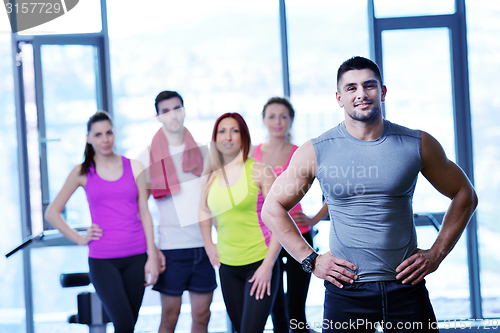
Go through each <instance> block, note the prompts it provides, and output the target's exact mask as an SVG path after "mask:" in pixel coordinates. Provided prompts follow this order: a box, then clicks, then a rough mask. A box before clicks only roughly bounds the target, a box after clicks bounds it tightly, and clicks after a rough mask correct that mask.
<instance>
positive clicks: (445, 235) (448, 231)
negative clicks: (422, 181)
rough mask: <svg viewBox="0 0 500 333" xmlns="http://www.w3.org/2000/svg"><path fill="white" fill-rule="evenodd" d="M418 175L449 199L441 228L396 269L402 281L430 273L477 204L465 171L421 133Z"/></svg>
mask: <svg viewBox="0 0 500 333" xmlns="http://www.w3.org/2000/svg"><path fill="white" fill-rule="evenodd" d="M421 145H422V164H423V167H422V171H421V172H422V175H424V177H425V178H427V180H428V181H429V182H430V183H431V184H432V185H433V186H434V187H435V188H436V189H437V190H438V191H439V192H440V193H442V194H443V195H445V196H447V197H448V198H450V199H451V203H450V206H449V207H448V209H447V211H446V214H445V216H444V218H443V223H442V225H441V230H440V231H439V234H438V237H437V238H436V241H435V242H434V244H433V245H432V247H431V248H430V249H429V250H426V251H423V250H420V249H417V251H416V253H415V254H413V255H412V256H411V257H409V258H408V259H406V260H405V261H403V262H402V263H401V264H400V265H399V266H398V267H397V268H396V272H397V273H398V274H397V276H396V278H397V279H400V280H403V283H411V284H416V283H419V282H420V281H421V280H422V279H423V278H424V277H425V276H426V275H428V274H430V273H432V272H434V271H435V270H436V269H437V268H438V266H439V264H440V263H441V262H442V261H443V259H444V258H445V257H446V256H447V255H448V253H450V251H451V250H452V249H453V247H454V246H455V244H456V243H457V241H458V239H459V238H460V236H461V235H462V232H463V231H464V229H465V227H466V226H467V223H468V222H469V220H470V218H471V216H472V214H473V213H474V210H475V209H476V206H477V196H476V192H475V190H474V188H473V187H472V184H471V183H470V182H469V179H468V178H467V176H466V175H465V173H464V172H463V171H462V169H460V167H458V166H457V165H456V164H455V163H453V162H452V161H450V160H448V158H447V157H446V154H445V153H444V150H443V148H442V147H441V145H440V144H439V142H438V141H437V140H436V139H434V138H433V137H432V136H431V135H429V134H428V133H426V132H422V142H421Z"/></svg>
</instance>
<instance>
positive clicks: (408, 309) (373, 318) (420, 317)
mask: <svg viewBox="0 0 500 333" xmlns="http://www.w3.org/2000/svg"><path fill="white" fill-rule="evenodd" d="M325 287H326V291H325V307H324V314H323V322H322V329H323V333H326V332H356V333H362V332H366V333H368V332H369V333H374V332H375V327H376V325H377V323H378V324H379V325H380V327H381V328H382V329H383V331H384V332H386V333H388V332H400V333H402V332H439V330H438V327H437V321H436V317H435V315H434V311H433V309H432V305H431V302H430V300H429V294H428V292H427V288H425V281H421V282H420V283H417V284H416V285H404V284H402V283H401V282H400V281H381V282H355V283H353V284H352V285H351V284H344V288H342V289H340V288H337V287H336V286H334V285H333V284H331V283H330V282H325Z"/></svg>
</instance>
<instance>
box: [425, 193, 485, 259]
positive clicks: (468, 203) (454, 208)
mask: <svg viewBox="0 0 500 333" xmlns="http://www.w3.org/2000/svg"><path fill="white" fill-rule="evenodd" d="M476 206H477V196H476V193H475V191H474V189H472V188H462V189H461V190H460V191H459V192H458V193H457V194H456V195H455V196H454V198H453V199H452V201H451V204H450V206H449V207H448V210H447V211H446V214H445V216H444V218H443V222H442V225H441V229H440V231H439V234H438V237H437V239H436V241H435V242H434V244H433V245H432V248H431V250H432V251H434V252H436V253H437V255H438V256H439V258H440V260H443V259H444V258H445V257H446V256H447V255H448V253H450V251H451V250H452V249H453V247H454V246H455V244H456V242H457V241H458V239H459V238H460V236H461V235H462V233H463V231H464V229H465V227H466V226H467V224H468V223H469V220H470V218H471V216H472V214H473V213H474V211H475V209H476Z"/></svg>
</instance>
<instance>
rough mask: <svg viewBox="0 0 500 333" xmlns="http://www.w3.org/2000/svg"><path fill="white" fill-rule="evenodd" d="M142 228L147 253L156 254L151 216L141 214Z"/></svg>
mask: <svg viewBox="0 0 500 333" xmlns="http://www.w3.org/2000/svg"><path fill="white" fill-rule="evenodd" d="M141 222H142V228H143V229H144V236H146V244H147V247H148V253H149V254H151V253H153V252H154V253H156V251H157V250H158V249H157V248H156V244H155V234H154V228H153V220H152V218H151V214H149V212H148V213H141Z"/></svg>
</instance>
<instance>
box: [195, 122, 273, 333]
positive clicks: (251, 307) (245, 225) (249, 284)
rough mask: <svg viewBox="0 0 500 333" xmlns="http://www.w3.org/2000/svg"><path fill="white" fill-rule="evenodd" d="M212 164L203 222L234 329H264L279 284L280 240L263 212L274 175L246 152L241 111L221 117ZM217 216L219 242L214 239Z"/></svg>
mask: <svg viewBox="0 0 500 333" xmlns="http://www.w3.org/2000/svg"><path fill="white" fill-rule="evenodd" d="M212 142H213V146H212V151H211V154H212V155H211V156H212V161H211V162H212V163H211V164H212V166H211V167H210V171H209V173H210V175H209V176H208V177H205V179H206V181H205V182H203V181H202V186H203V192H202V193H203V194H202V198H201V201H200V226H201V230H202V234H203V240H204V245H205V249H206V251H207V254H208V257H209V258H210V262H211V263H212V265H213V266H215V267H218V268H219V275H220V282H221V288H222V295H223V297H224V303H225V304H226V309H227V312H228V315H229V318H230V319H231V322H232V325H233V329H234V331H236V332H238V333H247V332H248V333H255V332H262V331H263V330H264V326H265V324H266V321H267V317H268V316H269V313H270V311H271V308H272V305H273V302H274V298H275V296H276V291H277V286H278V279H277V278H278V272H277V266H276V265H275V262H276V258H277V256H278V252H279V250H280V248H281V245H280V243H279V242H278V240H277V239H276V237H275V236H274V235H272V234H271V232H270V230H269V229H268V228H267V226H266V225H265V224H264V223H263V222H262V219H261V218H260V207H259V206H260V205H259V204H258V201H259V197H261V199H260V200H262V198H265V197H266V195H267V193H268V192H269V190H270V188H271V185H272V183H273V182H274V179H275V176H274V172H273V171H272V169H271V168H270V167H269V166H267V165H265V164H262V163H260V162H255V161H254V160H253V159H251V158H248V153H249V151H250V147H251V140H250V133H249V131H248V127H247V125H246V123H245V121H244V119H243V118H242V117H241V115H239V114H238V113H226V114H223V115H222V116H220V117H219V119H217V121H216V122H215V126H214V129H213V133H212ZM213 217H215V218H216V222H217V224H216V227H217V244H214V243H213V242H212V234H211V230H212V223H211V222H212V218H213Z"/></svg>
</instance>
